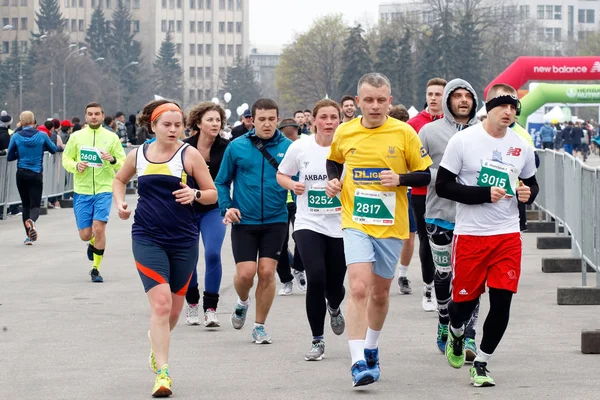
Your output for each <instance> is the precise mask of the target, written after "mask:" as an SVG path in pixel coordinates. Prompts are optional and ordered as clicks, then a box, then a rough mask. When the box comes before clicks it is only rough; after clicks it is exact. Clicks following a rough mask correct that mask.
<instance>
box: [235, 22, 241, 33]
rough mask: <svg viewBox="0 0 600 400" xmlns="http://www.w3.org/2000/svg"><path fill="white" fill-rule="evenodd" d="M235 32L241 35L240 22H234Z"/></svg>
mask: <svg viewBox="0 0 600 400" xmlns="http://www.w3.org/2000/svg"><path fill="white" fill-rule="evenodd" d="M235 31H236V32H237V33H242V23H241V22H236V23H235Z"/></svg>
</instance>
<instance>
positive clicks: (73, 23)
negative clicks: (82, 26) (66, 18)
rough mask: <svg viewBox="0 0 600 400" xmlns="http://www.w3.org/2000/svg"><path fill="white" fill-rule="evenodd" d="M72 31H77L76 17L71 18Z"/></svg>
mask: <svg viewBox="0 0 600 400" xmlns="http://www.w3.org/2000/svg"><path fill="white" fill-rule="evenodd" d="M71 32H77V20H76V19H72V20H71Z"/></svg>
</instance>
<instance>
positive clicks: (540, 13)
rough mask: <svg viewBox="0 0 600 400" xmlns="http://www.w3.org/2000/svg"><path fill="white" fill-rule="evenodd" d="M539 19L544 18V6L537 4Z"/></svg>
mask: <svg viewBox="0 0 600 400" xmlns="http://www.w3.org/2000/svg"><path fill="white" fill-rule="evenodd" d="M537 19H544V6H537Z"/></svg>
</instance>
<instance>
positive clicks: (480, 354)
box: [475, 349, 492, 363]
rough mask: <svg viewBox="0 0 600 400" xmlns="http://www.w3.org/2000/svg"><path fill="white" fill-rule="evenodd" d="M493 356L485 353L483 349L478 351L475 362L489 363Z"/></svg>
mask: <svg viewBox="0 0 600 400" xmlns="http://www.w3.org/2000/svg"><path fill="white" fill-rule="evenodd" d="M491 356H492V355H491V354H487V353H484V352H483V351H481V349H479V350H477V357H475V361H477V362H484V363H487V362H488V361H490V357H491Z"/></svg>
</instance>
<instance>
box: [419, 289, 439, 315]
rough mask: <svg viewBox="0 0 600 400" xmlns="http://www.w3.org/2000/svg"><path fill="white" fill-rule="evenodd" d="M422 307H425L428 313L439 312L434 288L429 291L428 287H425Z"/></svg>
mask: <svg viewBox="0 0 600 400" xmlns="http://www.w3.org/2000/svg"><path fill="white" fill-rule="evenodd" d="M421 305H422V306H423V310H425V311H426V312H433V311H435V310H437V304H436V303H435V296H434V292H433V288H431V289H429V288H427V286H423V300H422V302H421Z"/></svg>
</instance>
